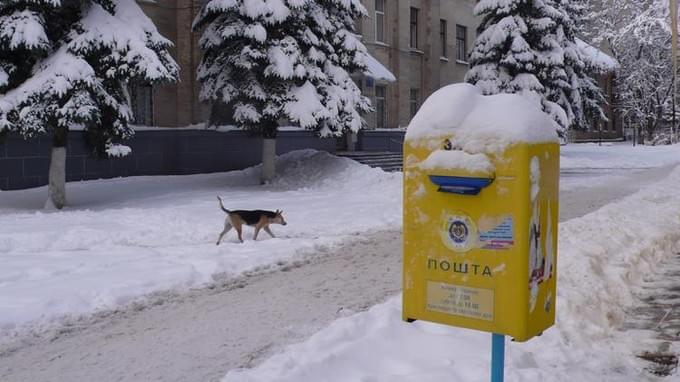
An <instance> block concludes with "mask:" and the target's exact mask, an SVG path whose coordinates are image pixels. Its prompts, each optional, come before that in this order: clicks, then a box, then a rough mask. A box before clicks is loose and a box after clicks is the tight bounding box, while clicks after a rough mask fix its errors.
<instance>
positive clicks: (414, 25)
mask: <svg viewBox="0 0 680 382" xmlns="http://www.w3.org/2000/svg"><path fill="white" fill-rule="evenodd" d="M410 43H411V45H410V47H411V48H412V49H418V8H413V7H411V41H410Z"/></svg>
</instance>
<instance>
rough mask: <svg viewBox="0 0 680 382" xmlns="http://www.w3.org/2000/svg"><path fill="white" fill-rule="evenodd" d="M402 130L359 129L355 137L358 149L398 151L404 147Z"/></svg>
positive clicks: (403, 132)
mask: <svg viewBox="0 0 680 382" xmlns="http://www.w3.org/2000/svg"><path fill="white" fill-rule="evenodd" d="M404 134H406V132H405V131H404V130H394V131H387V130H379V131H371V130H364V131H360V132H359V135H358V137H357V150H359V151H390V152H397V153H400V152H402V151H403V149H404V147H403V146H404Z"/></svg>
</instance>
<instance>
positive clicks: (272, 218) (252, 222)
mask: <svg viewBox="0 0 680 382" xmlns="http://www.w3.org/2000/svg"><path fill="white" fill-rule="evenodd" d="M217 200H219V201H220V207H221V208H222V211H224V212H226V213H227V217H226V218H225V219H224V230H223V231H222V233H220V237H219V238H218V239H217V245H219V244H220V241H222V237H223V236H224V235H226V233H227V232H229V230H230V229H231V227H234V229H236V232H237V233H238V239H239V240H240V241H241V243H243V235H242V230H243V225H244V224H245V225H249V226H253V227H255V233H254V234H253V240H257V234H258V233H260V230H261V229H263V230H264V232H266V233H268V234H269V236H271V237H276V236H274V234H273V233H272V231H271V230H270V229H269V225H270V224H281V225H286V221H285V220H284V219H283V211H279V210H276V212H273V211H265V210H253V211H243V210H234V211H230V210H228V209H226V208H224V204H222V198H220V197H219V196H218V197H217Z"/></svg>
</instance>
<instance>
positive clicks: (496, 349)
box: [491, 333, 505, 382]
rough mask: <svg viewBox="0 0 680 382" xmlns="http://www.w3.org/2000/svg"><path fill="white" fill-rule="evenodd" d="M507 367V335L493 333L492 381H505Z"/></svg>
mask: <svg viewBox="0 0 680 382" xmlns="http://www.w3.org/2000/svg"><path fill="white" fill-rule="evenodd" d="M504 369H505V336H504V335H502V334H496V333H493V334H492V335H491V382H503V375H504Z"/></svg>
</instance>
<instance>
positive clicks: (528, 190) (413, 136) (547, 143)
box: [403, 84, 559, 341]
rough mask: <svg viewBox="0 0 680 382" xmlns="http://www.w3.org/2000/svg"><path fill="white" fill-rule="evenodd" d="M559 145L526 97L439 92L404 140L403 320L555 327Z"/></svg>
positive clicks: (513, 331)
mask: <svg viewBox="0 0 680 382" xmlns="http://www.w3.org/2000/svg"><path fill="white" fill-rule="evenodd" d="M558 182H559V145H558V143H557V136H556V133H555V124H554V122H553V121H552V120H551V119H550V118H549V117H548V116H547V115H545V114H544V113H543V112H542V111H541V107H540V104H539V103H538V101H536V100H533V99H531V98H528V97H526V96H520V95H514V94H503V95H495V96H483V95H481V94H480V92H479V90H477V89H476V88H474V87H473V86H471V85H467V84H457V85H451V86H448V87H445V88H443V89H440V90H439V91H437V92H436V93H435V94H433V95H432V96H431V97H430V98H429V99H428V100H427V101H426V102H425V103H424V104H423V105H422V107H421V110H420V111H419V112H418V114H417V115H416V117H414V118H413V121H412V122H411V124H410V125H409V128H408V130H407V135H406V139H405V143H404V228H403V229H404V231H403V233H404V264H403V266H404V272H403V318H404V319H405V320H408V321H411V320H426V321H432V322H438V323H443V324H448V325H453V326H459V327H465V328H470V329H477V330H482V331H487V332H492V333H497V334H505V335H510V336H512V337H514V338H515V339H516V340H518V341H526V340H528V339H530V338H531V337H533V336H535V335H538V334H540V333H541V332H543V330H545V329H547V328H549V327H550V326H552V325H553V323H554V321H555V299H556V296H557V294H556V289H555V288H556V279H557V277H556V272H557V268H556V265H557V261H556V256H557V224H558V212H559V205H558V190H559V187H558Z"/></svg>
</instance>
